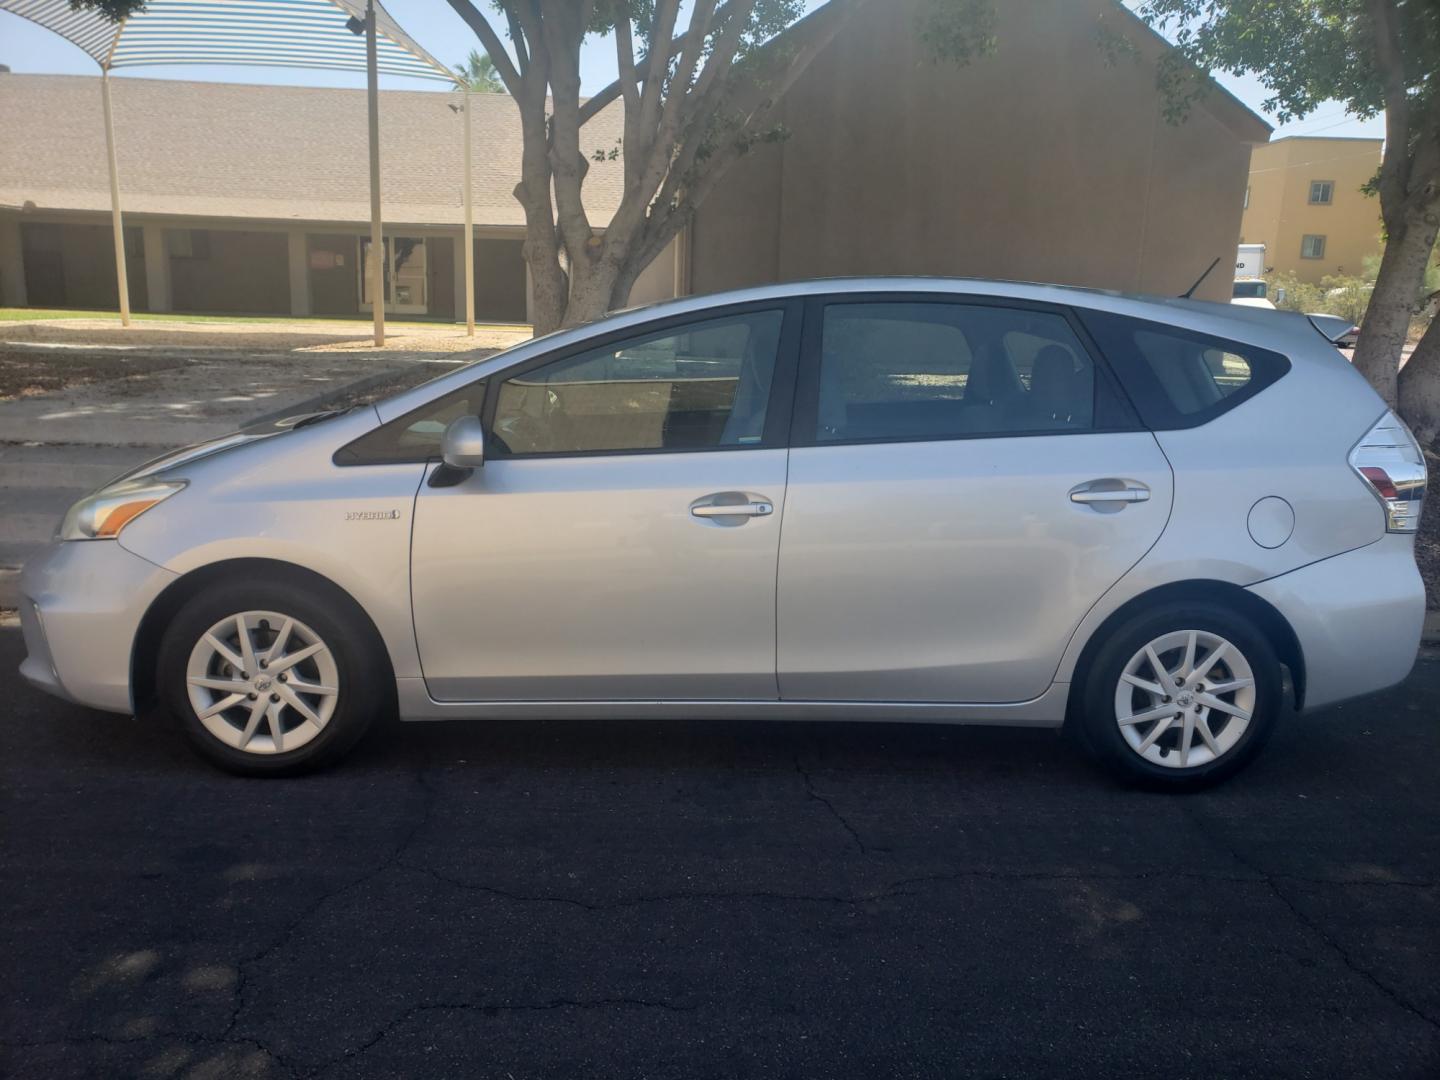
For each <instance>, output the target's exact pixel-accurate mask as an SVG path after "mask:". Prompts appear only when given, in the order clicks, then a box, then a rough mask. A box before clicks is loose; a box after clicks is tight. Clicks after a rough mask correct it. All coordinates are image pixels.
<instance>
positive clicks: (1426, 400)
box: [1400, 315, 1440, 449]
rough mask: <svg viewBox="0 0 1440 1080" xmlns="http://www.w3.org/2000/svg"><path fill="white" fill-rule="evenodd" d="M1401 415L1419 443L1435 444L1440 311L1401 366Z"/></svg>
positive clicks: (1439, 433) (1439, 428) (1439, 427)
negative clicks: (1405, 362) (1407, 359)
mask: <svg viewBox="0 0 1440 1080" xmlns="http://www.w3.org/2000/svg"><path fill="white" fill-rule="evenodd" d="M1400 415H1401V416H1402V417H1403V418H1404V420H1405V422H1406V423H1407V424H1409V425H1410V430H1411V431H1413V432H1414V433H1415V438H1417V439H1419V440H1420V445H1421V446H1423V447H1425V448H1427V449H1432V448H1435V442H1436V439H1437V437H1440V315H1437V316H1436V317H1435V318H1434V319H1432V320H1431V321H1430V328H1429V329H1428V330H1426V331H1425V336H1424V337H1422V338H1421V339H1420V344H1419V345H1417V346H1416V347H1415V352H1414V354H1413V355H1411V357H1410V360H1409V362H1408V363H1407V364H1406V365H1405V366H1404V367H1403V368H1401V369H1400Z"/></svg>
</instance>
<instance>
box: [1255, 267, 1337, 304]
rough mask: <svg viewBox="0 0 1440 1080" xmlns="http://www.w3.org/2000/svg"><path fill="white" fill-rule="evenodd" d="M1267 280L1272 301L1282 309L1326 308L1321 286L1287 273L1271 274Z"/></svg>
mask: <svg viewBox="0 0 1440 1080" xmlns="http://www.w3.org/2000/svg"><path fill="white" fill-rule="evenodd" d="M1265 280H1266V282H1267V283H1268V284H1269V286H1270V302H1271V303H1273V304H1274V305H1275V306H1276V307H1277V308H1279V309H1280V310H1281V311H1308V312H1319V311H1323V310H1325V309H1324V306H1323V305H1324V295H1325V294H1324V291H1323V290H1322V289H1321V288H1320V286H1318V285H1313V284H1311V283H1310V282H1308V281H1301V280H1300V279H1299V278H1298V277H1296V276H1295V275H1294V274H1286V273H1276V274H1270V275H1269V276H1268V277H1266V279H1265Z"/></svg>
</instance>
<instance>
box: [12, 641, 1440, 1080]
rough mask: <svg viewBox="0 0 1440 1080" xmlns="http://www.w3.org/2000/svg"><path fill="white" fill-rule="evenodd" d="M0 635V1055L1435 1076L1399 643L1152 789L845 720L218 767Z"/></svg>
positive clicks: (1436, 695)
mask: <svg viewBox="0 0 1440 1080" xmlns="http://www.w3.org/2000/svg"><path fill="white" fill-rule="evenodd" d="M21 651H22V649H21V644H20V640H19V634H18V633H17V632H16V631H14V630H3V631H0V718H3V722H0V776H3V808H4V810H3V826H0V858H3V867H4V877H3V879H0V880H3V882H4V885H3V894H0V902H3V906H0V956H3V957H4V960H3V963H4V969H3V972H4V983H5V990H4V993H3V997H0V1074H3V1075H7V1076H17V1077H45V1078H52V1077H71V1076H74V1077H82V1076H83V1077H93V1076H144V1077H203V1076H217V1077H218V1076H255V1077H271V1076H273V1077H310V1076H316V1077H346V1078H349V1077H359V1078H364V1077H477V1078H497V1080H505V1078H513V1080H527V1078H538V1077H566V1078H580V1077H606V1078H612V1077H613V1078H631V1077H635V1078H640V1077H644V1078H650V1080H658V1078H667V1077H675V1078H685V1080H698V1078H706V1077H717V1078H719V1077H727V1078H728V1077H812V1078H829V1077H851V1076H854V1077H937V1078H938V1077H946V1078H949V1077H962V1076H983V1077H1028V1076H1046V1077H1051V1076H1104V1077H1166V1078H1176V1077H1189V1076H1195V1077H1207V1078H1214V1077H1225V1078H1232V1077H1251V1076H1253V1077H1267V1078H1273V1077H1317V1078H1326V1080H1329V1078H1335V1077H1351V1076H1353V1077H1366V1078H1375V1077H1415V1078H1419V1077H1435V1076H1437V1075H1440V962H1437V961H1440V783H1437V780H1436V762H1437V761H1440V660H1436V659H1423V660H1422V661H1421V663H1420V665H1419V667H1418V669H1417V671H1416V673H1415V674H1414V675H1413V676H1412V677H1411V679H1410V681H1409V683H1407V684H1406V685H1405V686H1404V687H1402V688H1399V689H1397V690H1395V691H1392V692H1390V693H1389V694H1387V695H1385V696H1383V697H1381V698H1378V699H1372V700H1369V701H1365V702H1360V703H1356V704H1352V705H1347V706H1344V707H1342V708H1337V709H1332V710H1329V711H1327V712H1324V713H1321V714H1317V715H1315V716H1312V717H1306V718H1304V719H1291V720H1290V721H1289V722H1287V723H1286V724H1285V725H1284V727H1283V729H1282V730H1281V731H1280V732H1279V733H1278V734H1277V736H1276V738H1275V740H1274V741H1273V743H1272V744H1271V746H1270V747H1269V749H1268V751H1267V752H1266V754H1265V755H1264V756H1263V757H1262V758H1261V759H1260V760H1259V761H1258V762H1256V763H1255V765H1254V766H1253V767H1252V768H1251V769H1249V770H1248V771H1247V772H1245V773H1243V774H1242V775H1241V776H1239V777H1237V778H1236V779H1235V780H1233V781H1232V782H1231V783H1230V784H1228V785H1227V786H1225V787H1222V788H1220V789H1217V790H1215V791H1211V792H1207V793H1204V794H1200V795H1194V796H1188V797H1178V796H1164V795H1154V794H1146V793H1142V792H1136V791H1129V790H1124V789H1121V788H1118V787H1116V786H1115V785H1114V784H1113V783H1112V782H1110V781H1109V780H1108V779H1106V778H1105V777H1104V776H1103V775H1101V774H1100V773H1098V772H1096V771H1095V770H1094V769H1093V768H1092V767H1091V766H1090V765H1089V764H1087V763H1086V761H1085V760H1084V759H1083V758H1081V757H1080V756H1079V755H1078V754H1077V753H1075V752H1074V751H1072V750H1071V749H1070V748H1069V747H1068V745H1067V744H1066V743H1065V742H1064V741H1063V740H1062V739H1060V738H1058V737H1057V736H1055V735H1054V734H1053V733H1049V732H1036V731H1003V730H986V729H979V728H971V729H961V728H943V727H931V728H926V727H918V726H906V725H888V726H887V725H875V724H867V725H842V724H762V723H750V722H745V723H741V722H733V723H732V722H697V723H688V722H687V723H660V722H639V721H636V722H620V723H609V722H607V723H598V722H597V723H568V722H567V723H533V722H532V723H495V722H490V723H473V724H464V723H455V724H446V725H403V726H402V725H398V724H396V725H390V726H388V727H387V728H386V729H385V730H382V731H379V732H377V733H375V734H374V735H373V736H372V737H371V738H369V739H368V740H367V741H366V742H365V743H363V744H362V745H361V747H360V748H359V749H358V751H357V752H356V753H355V754H354V756H353V757H351V758H350V759H349V760H347V761H346V762H345V763H344V764H343V765H341V766H340V767H339V768H337V769H335V770H333V771H331V772H328V773H325V774H323V775H318V776H314V777H308V778H305V779H300V780H291V781H254V780H250V781H247V780H238V779H233V778H229V777H226V776H223V775H221V774H219V773H216V772H213V771H211V770H210V769H209V768H208V767H206V766H205V765H203V764H201V763H200V762H199V761H197V760H196V759H194V758H192V757H191V755H190V754H189V752H188V751H187V750H186V749H185V747H184V746H183V745H182V744H181V743H180V741H179V738H178V736H177V735H175V734H173V733H172V732H170V731H169V730H168V729H166V727H165V726H164V724H163V723H162V722H160V721H159V720H157V718H156V717H154V716H142V717H141V718H139V719H131V718H125V717H114V716H106V715H103V714H99V713H93V712H89V711H87V710H84V709H80V708H76V707H73V706H68V705H65V704H62V703H60V702H57V701H52V700H50V699H48V698H45V697H43V696H41V695H39V694H38V693H36V692H34V691H32V690H30V689H29V688H28V687H25V686H23V685H22V684H20V682H19V681H18V679H17V678H16V677H15V676H14V675H13V672H14V670H15V666H16V665H17V664H18V663H19V661H20V657H21Z"/></svg>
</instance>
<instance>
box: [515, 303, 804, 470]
mask: <svg viewBox="0 0 1440 1080" xmlns="http://www.w3.org/2000/svg"><path fill="white" fill-rule="evenodd" d="M783 322H784V312H782V311H754V312H747V313H744V314H740V315H732V316H728V317H722V318H718V319H710V320H707V321H705V322H699V323H693V324H690V325H688V326H685V327H683V328H680V329H670V330H665V331H662V332H658V333H654V334H650V335H647V336H644V337H638V338H634V339H631V340H628V341H624V342H621V343H619V344H614V345H607V346H605V347H603V348H599V349H594V350H591V351H588V352H584V353H581V354H579V355H578V356H570V357H566V358H564V359H561V360H555V361H552V362H550V363H548V364H543V365H541V366H539V367H535V368H531V369H530V370H528V371H525V372H522V373H521V374H518V375H514V376H512V377H510V378H508V379H505V380H504V381H502V382H501V383H500V384H499V385H498V388H497V396H496V403H495V413H494V418H493V420H492V423H491V443H492V446H493V447H494V450H495V452H496V453H497V454H498V455H499V456H505V455H519V454H579V453H597V452H607V451H608V452H614V451H640V450H672V451H683V450H713V449H718V448H722V447H744V446H756V445H759V444H760V443H761V442H762V440H763V438H764V434H765V416H766V411H767V406H768V404H769V400H770V385H771V382H772V380H773V378H774V374H775V361H776V358H777V356H778V355H779V349H780V330H781V325H782V323H783Z"/></svg>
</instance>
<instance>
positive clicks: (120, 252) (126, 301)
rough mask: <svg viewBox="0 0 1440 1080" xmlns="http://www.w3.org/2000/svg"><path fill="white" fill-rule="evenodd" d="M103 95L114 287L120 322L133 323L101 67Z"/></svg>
mask: <svg viewBox="0 0 1440 1080" xmlns="http://www.w3.org/2000/svg"><path fill="white" fill-rule="evenodd" d="M100 99H101V101H103V102H104V103H105V150H106V158H107V160H108V161H109V163H110V224H111V225H112V226H113V227H114V230H115V287H116V289H117V290H118V292H119V294H120V325H121V326H129V325H130V277H129V275H128V274H127V273H126V272H125V225H124V223H123V222H122V221H121V220H120V166H119V163H118V162H117V161H116V158H115V118H114V116H113V115H112V110H111V108H110V72H109V71H108V70H106V69H103V68H102V69H101V71H100Z"/></svg>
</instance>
